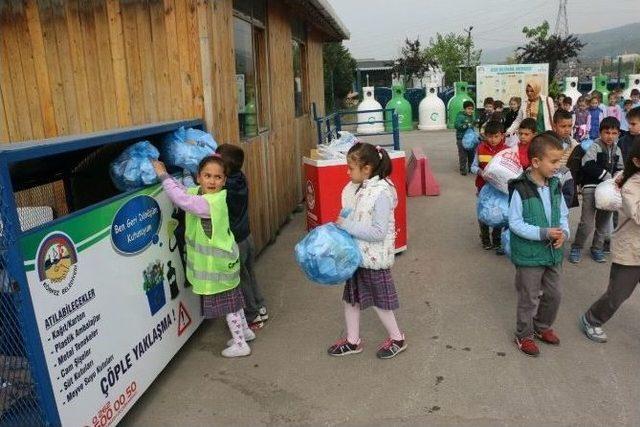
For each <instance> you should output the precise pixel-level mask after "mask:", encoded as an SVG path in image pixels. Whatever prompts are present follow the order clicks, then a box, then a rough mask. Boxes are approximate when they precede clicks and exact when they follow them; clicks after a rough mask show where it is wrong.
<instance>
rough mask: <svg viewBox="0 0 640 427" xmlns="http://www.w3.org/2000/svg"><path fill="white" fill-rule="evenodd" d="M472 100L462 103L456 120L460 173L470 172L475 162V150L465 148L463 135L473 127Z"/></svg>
mask: <svg viewBox="0 0 640 427" xmlns="http://www.w3.org/2000/svg"><path fill="white" fill-rule="evenodd" d="M473 110H474V106H473V102H472V101H465V102H464V103H463V104H462V111H460V112H458V115H457V116H456V121H455V124H454V126H455V128H456V145H457V146H458V163H459V165H460V175H466V174H468V173H469V168H471V163H472V162H473V155H474V151H473V150H465V148H464V147H463V146H462V137H463V136H464V134H465V132H466V131H467V129H473V112H474V111H473Z"/></svg>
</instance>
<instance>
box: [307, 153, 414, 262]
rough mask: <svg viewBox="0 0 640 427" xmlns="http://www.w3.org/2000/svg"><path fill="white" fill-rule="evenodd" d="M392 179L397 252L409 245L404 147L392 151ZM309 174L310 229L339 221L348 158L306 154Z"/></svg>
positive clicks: (308, 218)
mask: <svg viewBox="0 0 640 427" xmlns="http://www.w3.org/2000/svg"><path fill="white" fill-rule="evenodd" d="M389 157H390V158H391V164H392V168H393V171H392V173H391V182H393V185H395V187H396V192H397V193H398V206H397V207H396V209H395V219H396V233H397V235H396V252H402V251H404V250H406V249H407V188H406V165H405V153H404V151H389ZM303 161H304V170H305V176H306V185H305V186H306V189H305V191H306V197H305V198H306V202H307V230H310V229H312V228H314V227H317V226H318V225H321V224H325V223H327V222H332V221H335V220H336V218H338V214H339V213H340V208H341V205H342V200H341V195H342V189H343V188H344V186H345V185H346V184H347V183H348V182H349V176H348V175H347V162H346V160H319V159H313V158H310V157H305V158H304V160H303Z"/></svg>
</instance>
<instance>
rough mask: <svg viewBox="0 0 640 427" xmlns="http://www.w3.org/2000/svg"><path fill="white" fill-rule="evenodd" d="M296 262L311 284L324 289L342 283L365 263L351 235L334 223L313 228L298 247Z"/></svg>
mask: <svg viewBox="0 0 640 427" xmlns="http://www.w3.org/2000/svg"><path fill="white" fill-rule="evenodd" d="M295 252H296V261H297V262H298V265H299V266H300V268H301V269H302V271H304V274H305V275H306V276H307V277H308V278H309V280H311V281H313V282H316V283H319V284H322V285H336V284H340V283H343V282H344V281H345V280H347V279H349V278H350V277H352V276H353V274H354V273H355V271H356V269H357V268H358V267H359V266H360V263H361V262H362V255H361V254H360V248H359V247H358V245H357V243H356V241H355V240H354V239H353V237H351V235H350V234H349V233H347V232H346V231H344V230H341V229H340V228H338V227H337V226H336V225H335V224H333V223H328V224H324V225H321V226H319V227H316V228H314V229H313V230H311V231H310V232H309V234H307V235H306V236H305V238H304V239H302V240H301V241H300V242H299V243H298V244H297V245H296V249H295Z"/></svg>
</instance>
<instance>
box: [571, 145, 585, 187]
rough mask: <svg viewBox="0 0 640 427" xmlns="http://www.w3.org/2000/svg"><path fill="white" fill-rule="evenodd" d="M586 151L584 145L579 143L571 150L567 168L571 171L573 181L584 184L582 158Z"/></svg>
mask: <svg viewBox="0 0 640 427" xmlns="http://www.w3.org/2000/svg"><path fill="white" fill-rule="evenodd" d="M586 153H587V152H586V151H585V150H584V148H582V145H580V144H578V145H576V148H574V149H573V151H571V154H569V158H568V159H567V168H569V171H571V176H572V177H573V182H575V184H576V185H582V158H583V157H584V155H585V154H586Z"/></svg>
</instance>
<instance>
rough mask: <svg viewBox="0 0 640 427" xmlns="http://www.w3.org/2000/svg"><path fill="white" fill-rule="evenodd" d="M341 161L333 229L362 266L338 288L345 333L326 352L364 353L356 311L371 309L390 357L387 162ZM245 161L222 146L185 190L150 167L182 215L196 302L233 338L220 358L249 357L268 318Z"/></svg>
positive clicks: (393, 327) (391, 235) (355, 153)
mask: <svg viewBox="0 0 640 427" xmlns="http://www.w3.org/2000/svg"><path fill="white" fill-rule="evenodd" d="M347 162H348V174H349V177H350V182H349V183H348V184H347V185H346V186H345V188H344V190H343V192H342V204H343V210H342V213H341V216H340V218H338V219H337V220H336V223H337V225H338V226H339V227H340V228H342V229H343V230H345V231H347V232H348V233H349V234H351V235H352V236H353V237H354V239H355V241H356V242H357V244H358V246H359V248H360V251H361V253H362V259H363V261H362V264H361V266H360V267H359V268H358V269H357V271H356V272H355V273H354V275H353V277H352V278H351V279H349V280H348V281H347V283H346V285H345V288H344V294H343V300H344V315H345V323H346V335H345V337H344V338H342V339H340V340H338V341H337V342H335V343H334V344H333V345H331V346H330V347H329V349H328V354H329V355H331V356H345V355H349V354H356V353H360V352H362V350H363V347H362V342H361V340H360V331H359V324H360V310H364V309H366V308H368V307H374V310H375V311H376V313H377V315H378V317H379V318H380V320H381V322H382V324H383V325H384V326H385V328H386V329H387V332H388V337H387V339H385V340H384V341H383V343H382V344H381V345H380V346H379V347H378V349H377V352H376V355H377V356H378V357H379V358H381V359H389V358H392V357H395V356H396V355H397V354H399V353H401V352H402V351H404V350H405V349H406V348H407V344H406V341H405V337H404V334H403V333H402V332H401V331H400V329H399V327H398V324H397V322H396V318H395V314H394V312H393V310H395V309H397V308H398V306H399V303H398V295H397V292H396V289H395V284H394V281H393V277H392V276H391V266H392V265H393V263H394V256H395V249H394V242H395V220H394V215H393V212H394V209H395V207H396V205H397V195H396V191H395V188H394V186H393V184H392V183H391V182H390V180H388V177H389V175H390V174H391V159H390V158H389V155H388V153H387V152H386V150H384V149H382V148H380V147H374V146H373V145H371V144H366V143H357V144H355V145H354V146H353V147H352V148H351V149H350V150H349V152H348V155H347ZM243 163H244V152H243V151H242V149H241V148H240V147H239V146H237V145H232V144H223V145H220V146H219V147H218V148H217V150H216V154H214V155H212V156H208V157H205V158H204V159H202V161H201V162H200V164H199V166H198V172H197V175H196V182H197V184H198V185H193V186H189V185H184V184H185V181H183V180H180V179H178V178H176V177H174V176H171V175H169V174H168V173H167V170H166V168H165V166H164V164H163V163H162V162H160V161H154V162H153V166H154V169H155V171H156V174H157V175H158V177H159V179H160V180H161V182H162V186H163V188H164V191H165V192H166V193H167V195H168V197H169V198H170V199H171V201H172V202H173V203H174V204H175V205H176V206H177V207H178V208H180V209H182V210H184V211H185V244H186V251H187V257H186V278H187V280H188V281H189V283H190V284H191V287H192V290H193V292H194V293H196V294H198V295H200V297H201V305H202V313H203V316H204V317H205V318H208V319H212V318H219V317H224V318H225V319H226V321H227V326H228V328H229V331H230V332H231V339H230V340H229V341H228V342H227V347H226V348H225V349H224V350H222V356H223V357H241V356H248V355H250V354H251V348H250V347H249V345H248V342H249V341H252V340H254V339H255V338H256V334H255V332H254V331H253V329H257V328H258V327H260V326H261V324H262V322H264V321H266V320H267V319H268V313H267V309H266V307H265V305H264V298H263V296H262V294H261V291H260V288H259V286H258V283H257V281H256V278H255V273H254V270H253V262H254V256H255V254H254V246H253V240H252V237H251V231H250V228H249V217H248V187H247V180H246V177H245V176H244V174H243V173H242V165H243ZM189 181H190V180H189V179H187V180H186V182H189ZM245 310H246V311H245Z"/></svg>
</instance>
